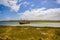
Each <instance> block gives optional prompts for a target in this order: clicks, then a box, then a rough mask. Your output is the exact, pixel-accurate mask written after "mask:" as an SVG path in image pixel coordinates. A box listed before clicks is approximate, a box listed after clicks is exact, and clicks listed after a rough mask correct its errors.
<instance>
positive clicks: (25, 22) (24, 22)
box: [19, 21, 30, 24]
mask: <svg viewBox="0 0 60 40" xmlns="http://www.w3.org/2000/svg"><path fill="white" fill-rule="evenodd" d="M19 24H30V22H29V21H21V22H19Z"/></svg>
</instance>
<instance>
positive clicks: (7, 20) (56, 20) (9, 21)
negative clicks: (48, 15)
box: [0, 20, 60, 22]
mask: <svg viewBox="0 0 60 40" xmlns="http://www.w3.org/2000/svg"><path fill="white" fill-rule="evenodd" d="M20 21H24V20H2V21H0V22H20ZM25 21H30V22H60V20H25Z"/></svg>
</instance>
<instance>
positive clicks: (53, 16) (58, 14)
mask: <svg viewBox="0 0 60 40" xmlns="http://www.w3.org/2000/svg"><path fill="white" fill-rule="evenodd" d="M45 9H46V8H39V9H34V10H31V11H29V10H27V11H25V12H24V13H22V15H20V14H19V15H20V18H21V19H23V20H40V19H41V20H60V8H54V9H47V10H45Z"/></svg>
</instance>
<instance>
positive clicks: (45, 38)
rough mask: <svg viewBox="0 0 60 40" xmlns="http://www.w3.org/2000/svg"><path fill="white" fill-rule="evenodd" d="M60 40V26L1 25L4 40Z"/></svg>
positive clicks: (0, 30)
mask: <svg viewBox="0 0 60 40" xmlns="http://www.w3.org/2000/svg"><path fill="white" fill-rule="evenodd" d="M7 38H8V40H40V39H42V40H60V28H53V27H31V26H0V39H3V40H7Z"/></svg>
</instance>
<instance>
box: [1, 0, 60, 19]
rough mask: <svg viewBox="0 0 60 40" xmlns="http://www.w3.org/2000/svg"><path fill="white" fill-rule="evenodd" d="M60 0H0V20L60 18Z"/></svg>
mask: <svg viewBox="0 0 60 40" xmlns="http://www.w3.org/2000/svg"><path fill="white" fill-rule="evenodd" d="M59 10H60V0H0V20H21V19H22V20H60V11H59Z"/></svg>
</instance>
